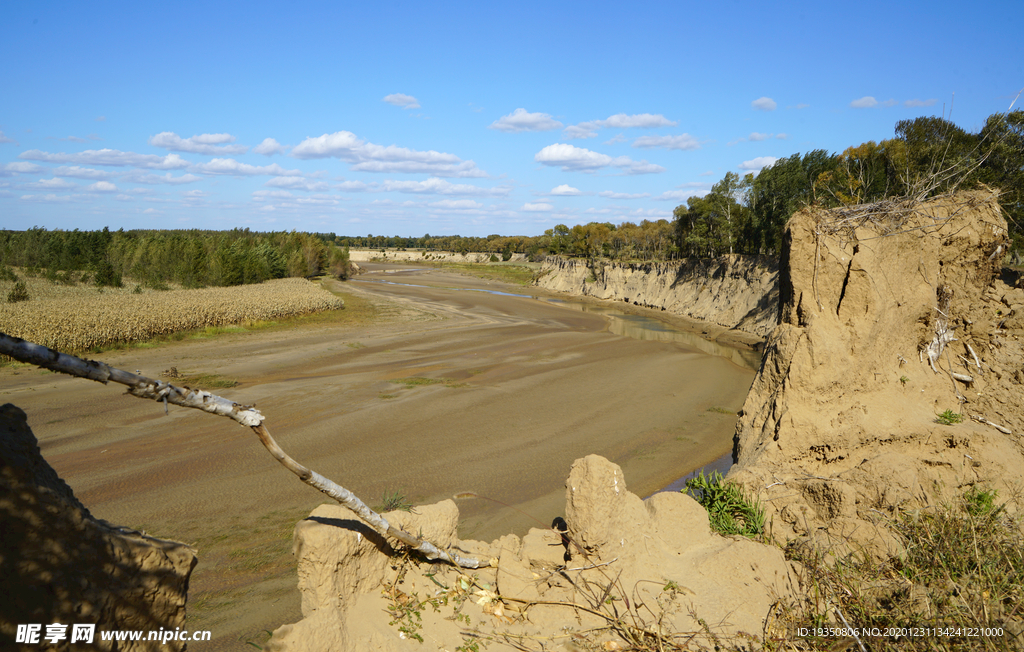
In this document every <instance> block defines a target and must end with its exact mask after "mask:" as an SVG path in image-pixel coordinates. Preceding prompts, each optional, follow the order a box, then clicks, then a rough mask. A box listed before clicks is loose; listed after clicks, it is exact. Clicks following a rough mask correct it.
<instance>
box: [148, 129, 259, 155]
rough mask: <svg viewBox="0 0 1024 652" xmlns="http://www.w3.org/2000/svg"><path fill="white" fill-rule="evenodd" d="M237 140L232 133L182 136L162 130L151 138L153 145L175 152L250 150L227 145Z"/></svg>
mask: <svg viewBox="0 0 1024 652" xmlns="http://www.w3.org/2000/svg"><path fill="white" fill-rule="evenodd" d="M233 142H235V137H234V136H232V135H231V134H200V135H198V136H192V137H190V138H182V137H181V136H179V135H178V134H176V133H174V132H173V131H162V132H160V133H158V134H157V135H155V136H153V137H152V138H150V139H149V144H150V145H152V146H153V147H163V148H164V149H169V150H171V151H174V152H189V153H190V154H208V155H211V156H217V155H224V154H245V153H246V152H247V151H249V148H248V147H245V146H243V145H225V144H224V143H233Z"/></svg>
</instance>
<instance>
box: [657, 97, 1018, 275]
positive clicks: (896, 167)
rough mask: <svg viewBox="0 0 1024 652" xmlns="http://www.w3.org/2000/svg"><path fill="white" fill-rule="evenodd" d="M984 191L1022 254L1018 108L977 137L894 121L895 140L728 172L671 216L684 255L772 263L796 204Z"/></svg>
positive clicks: (928, 122)
mask: <svg viewBox="0 0 1024 652" xmlns="http://www.w3.org/2000/svg"><path fill="white" fill-rule="evenodd" d="M979 184H985V185H988V186H989V187H992V188H998V189H1000V190H1001V191H1002V194H1001V195H1000V198H999V201H1000V204H1001V206H1002V208H1003V211H1004V212H1005V215H1006V217H1007V222H1008V223H1009V227H1010V237H1011V240H1012V245H1011V250H1015V251H1016V253H1017V255H1018V256H1019V255H1020V253H1021V252H1022V251H1024V111H1019V110H1018V111H1014V112H1012V113H1007V114H995V115H992V116H990V117H989V118H988V119H987V120H986V121H985V125H984V126H983V127H982V128H981V129H980V130H979V131H978V132H977V133H969V132H967V131H965V130H963V129H961V128H960V127H958V126H957V125H955V124H954V123H952V122H951V121H949V120H945V119H943V118H936V117H921V118H916V119H913V120H901V121H900V122H897V123H896V129H895V137H894V138H891V139H889V140H883V141H881V142H878V143H876V142H874V141H869V142H866V143H861V144H860V145H856V146H852V147H848V148H847V149H845V150H844V151H843V152H842V153H839V154H829V153H828V152H827V151H825V150H820V149H819V150H813V151H811V152H807V153H805V154H793V155H792V156H790V157H788V158H783V159H779V160H778V161H776V162H775V163H774V164H773V165H771V166H769V167H766V168H764V169H762V170H761V172H760V173H759V174H758V175H757V176H756V177H755V176H754V175H752V174H748V175H747V176H746V177H744V178H742V179H741V178H740V177H739V175H737V174H735V173H732V172H730V173H727V174H726V175H725V178H723V179H722V180H721V181H719V182H718V183H717V184H715V185H714V186H713V187H712V189H711V192H709V193H708V194H707V195H705V196H703V197H691V198H690V199H689V200H687V203H686V204H685V205H681V206H678V207H677V208H676V209H675V211H674V213H673V216H674V223H675V226H676V244H677V246H678V247H679V250H680V253H681V254H682V255H683V256H699V257H705V256H715V255H718V254H723V253H743V254H766V255H770V256H777V255H778V253H779V248H780V245H781V242H782V232H783V229H784V228H785V225H786V222H787V221H788V220H789V218H790V216H791V215H792V214H793V213H795V212H796V211H797V210H799V209H800V208H802V207H804V206H811V205H815V206H821V207H823V208H835V207H838V206H844V205H852V204H862V203H871V202H875V201H879V200H882V199H887V198H893V197H907V198H915V199H926V198H928V197H932V196H935V195H938V194H942V193H945V192H950V191H952V190H955V189H958V188H971V187H976V186H978V185H979Z"/></svg>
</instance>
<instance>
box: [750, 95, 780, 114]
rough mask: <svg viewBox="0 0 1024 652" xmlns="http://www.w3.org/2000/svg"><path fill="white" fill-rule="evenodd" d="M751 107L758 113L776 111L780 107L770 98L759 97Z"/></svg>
mask: <svg viewBox="0 0 1024 652" xmlns="http://www.w3.org/2000/svg"><path fill="white" fill-rule="evenodd" d="M750 106H751V108H753V109H756V110H757V111H774V110H775V109H776V108H777V107H778V106H779V105H778V104H776V103H775V100H773V99H772V98H770V97H759V98H757V99H756V100H754V101H753V102H751V103H750Z"/></svg>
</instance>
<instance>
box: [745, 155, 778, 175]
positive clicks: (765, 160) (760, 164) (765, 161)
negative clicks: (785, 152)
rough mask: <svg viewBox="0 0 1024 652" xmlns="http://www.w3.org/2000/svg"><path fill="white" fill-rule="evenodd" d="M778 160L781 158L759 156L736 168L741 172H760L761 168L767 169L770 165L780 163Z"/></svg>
mask: <svg viewBox="0 0 1024 652" xmlns="http://www.w3.org/2000/svg"><path fill="white" fill-rule="evenodd" d="M778 160H779V158H778V157H777V156H758V157H757V158H755V159H751V160H749V161H743V162H742V163H740V164H739V165H738V166H736V167H738V168H739V169H741V170H749V171H751V172H760V171H761V168H766V167H768V166H769V165H772V164H773V163H775V161H778Z"/></svg>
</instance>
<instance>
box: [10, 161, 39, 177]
mask: <svg viewBox="0 0 1024 652" xmlns="http://www.w3.org/2000/svg"><path fill="white" fill-rule="evenodd" d="M45 170H46V168H44V167H43V166H41V165H36V164H35V163H22V162H15V163H8V164H7V165H0V177H12V176H14V175H15V174H39V173H40V172H43V171H45Z"/></svg>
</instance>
